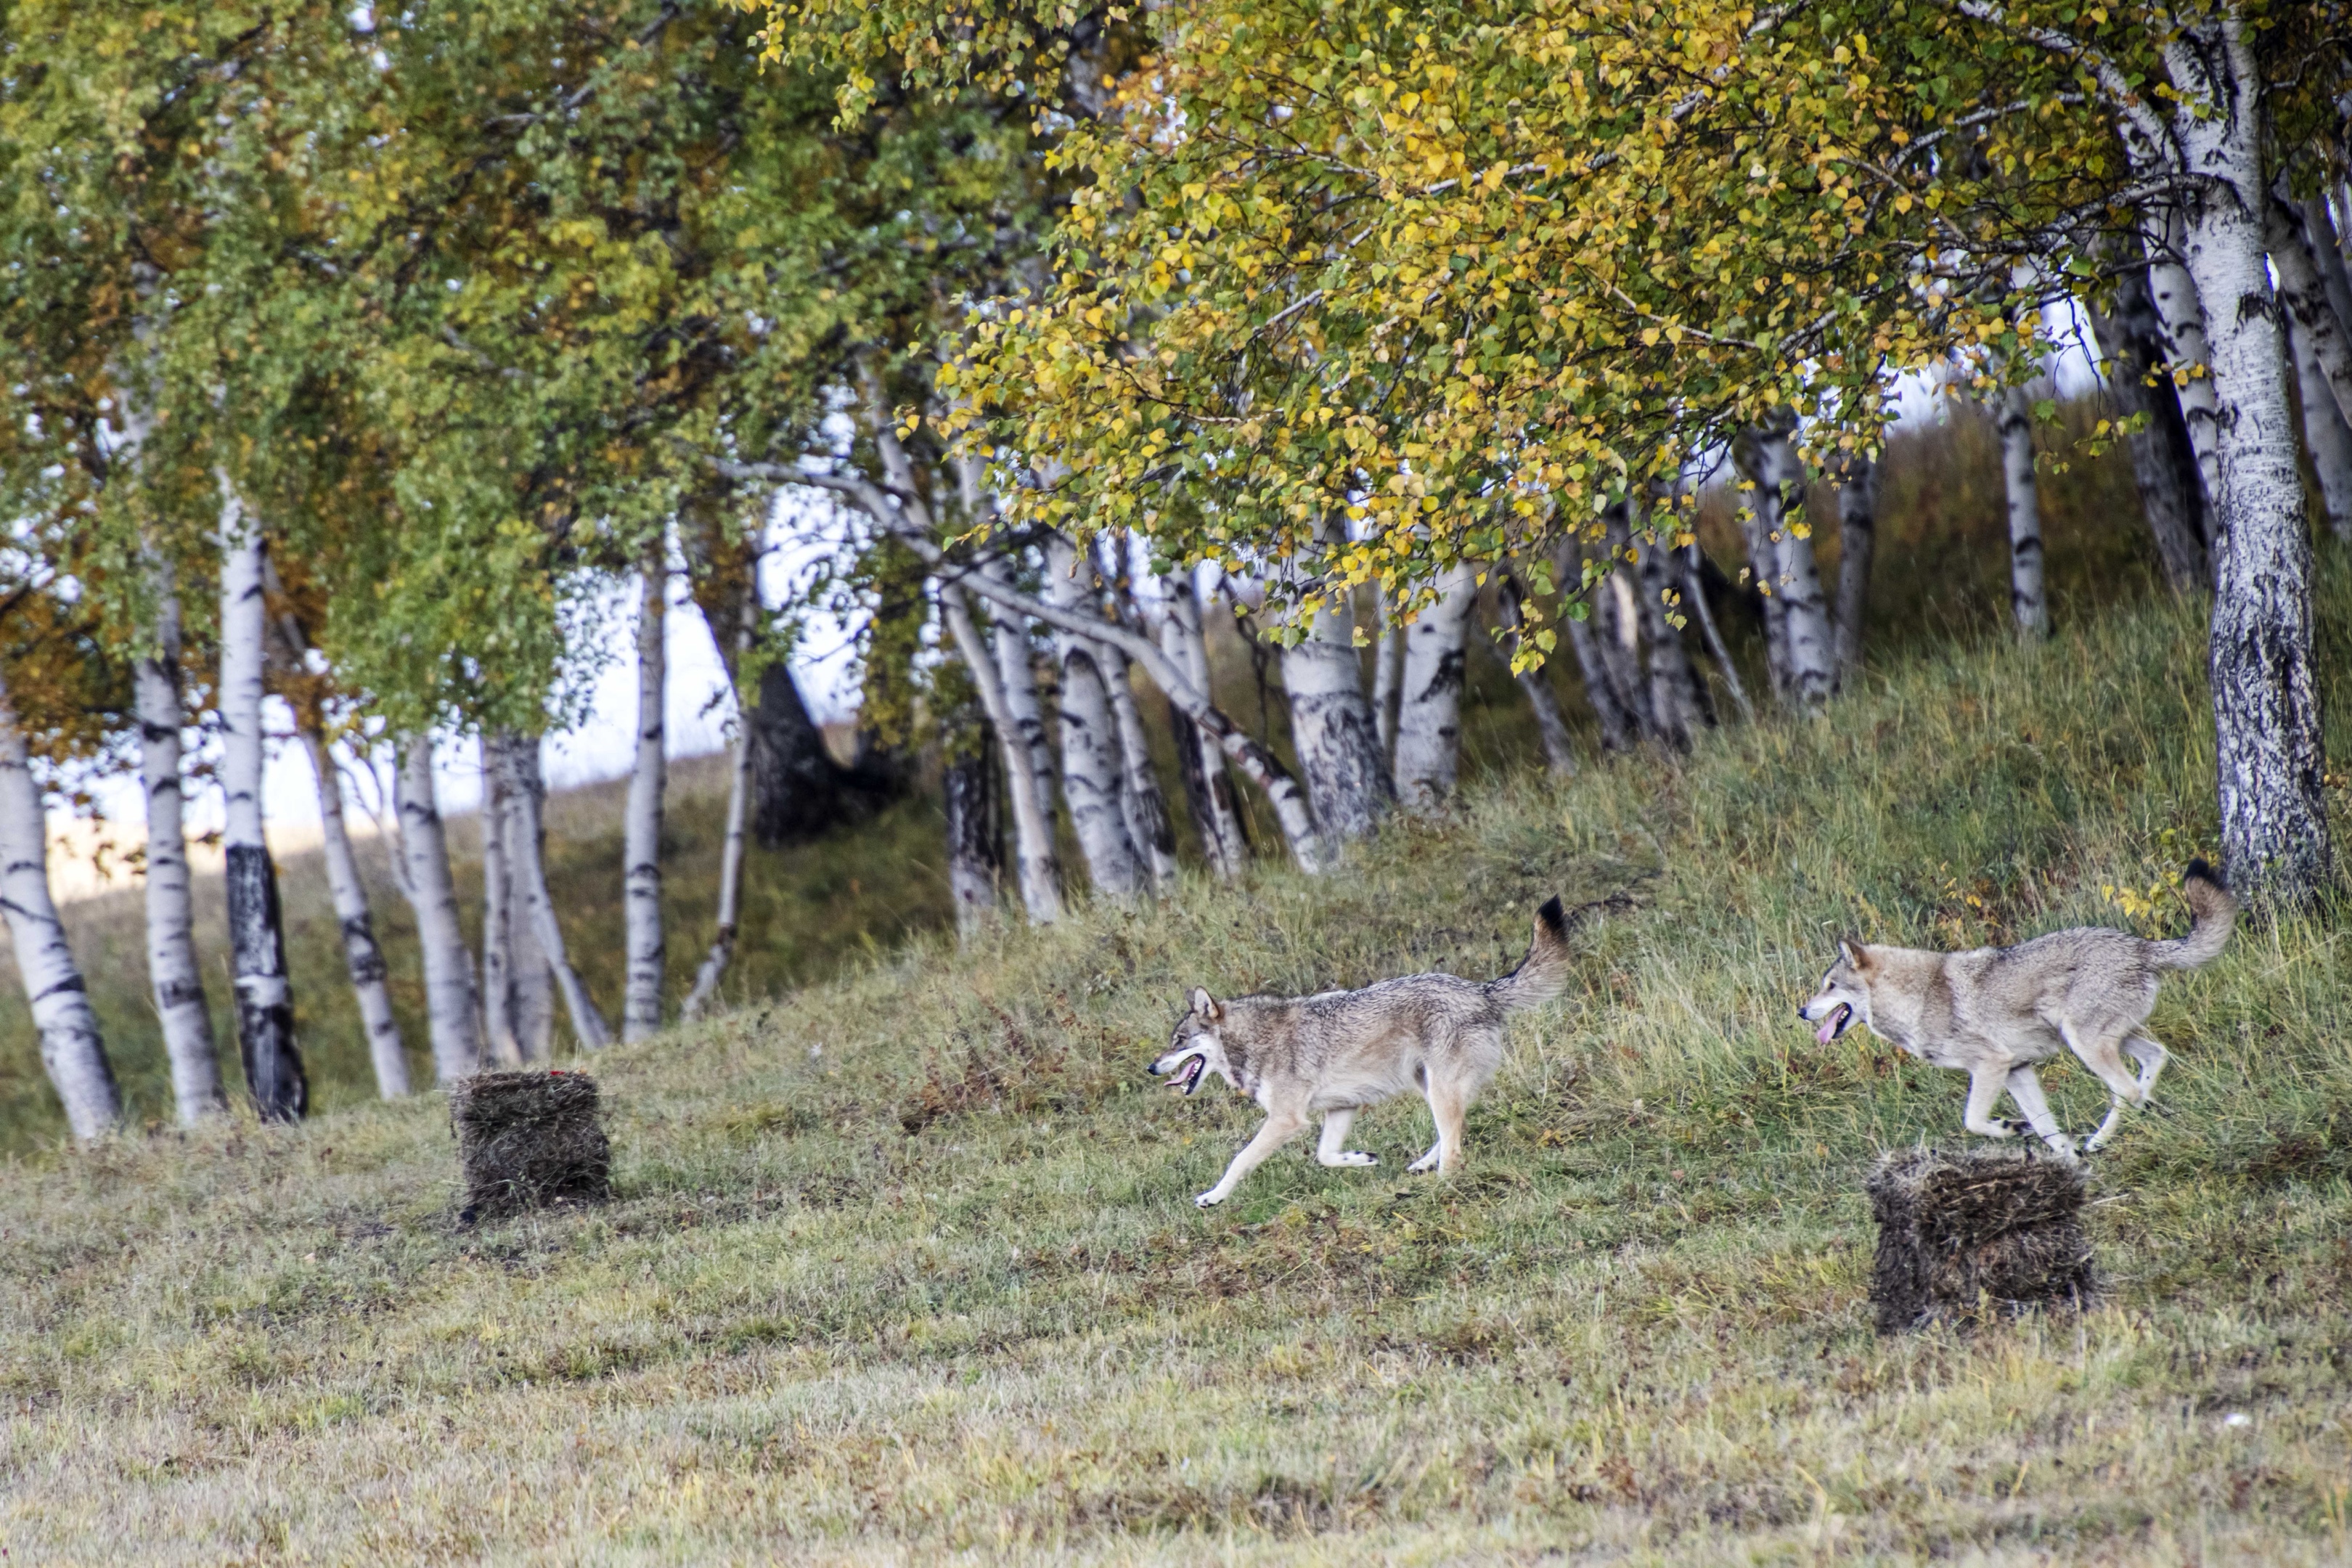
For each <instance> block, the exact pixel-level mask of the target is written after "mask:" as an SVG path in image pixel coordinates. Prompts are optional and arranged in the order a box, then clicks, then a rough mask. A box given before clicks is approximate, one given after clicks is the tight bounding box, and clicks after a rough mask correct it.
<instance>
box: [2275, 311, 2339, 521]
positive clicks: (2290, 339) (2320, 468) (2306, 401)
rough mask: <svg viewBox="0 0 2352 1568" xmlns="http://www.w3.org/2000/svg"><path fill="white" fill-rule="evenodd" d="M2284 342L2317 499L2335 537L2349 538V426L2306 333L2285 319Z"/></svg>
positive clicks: (2309, 335)
mask: <svg viewBox="0 0 2352 1568" xmlns="http://www.w3.org/2000/svg"><path fill="white" fill-rule="evenodd" d="M2287 346H2288V347H2289V349H2290V350H2292V351H2293V353H2294V371H2295V376H2296V391H2297V393H2298V394H2299V395H2300V398H2301V402H2302V405H2303V408H2302V413H2303V449H2304V451H2305V454H2306V455H2307V456H2309V458H2311V472H2312V476H2313V477H2314V478H2315V479H2317V480H2318V481H2319V504H2320V508H2321V510H2324V511H2325V512H2326V514H2327V526H2328V529H2329V530H2330V531H2332V532H2334V534H2335V535H2336V538H2338V539H2343V540H2352V429H2347V428H2346V426H2345V424H2344V416H2343V415H2342V414H2341V413H2340V412H2338V411H2337V409H2336V398H2335V395H2334V394H2333V393H2332V392H2331V391H2330V390H2329V387H2328V384H2327V377H2326V375H2325V374H2323V373H2322V372H2321V370H2320V368H2319V357H2318V355H2317V354H2316V353H2314V352H2313V350H2312V346H2311V334H2310V333H2309V332H2307V331H2304V330H2303V329H2302V328H2301V326H2300V325H2299V324H2298V323H2297V322H2295V321H2293V320H2292V319H2290V320H2289V321H2288V322H2287Z"/></svg>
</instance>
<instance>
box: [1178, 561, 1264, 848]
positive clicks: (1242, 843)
mask: <svg viewBox="0 0 2352 1568" xmlns="http://www.w3.org/2000/svg"><path fill="white" fill-rule="evenodd" d="M1160 588H1161V592H1162V594H1163V595H1164V598H1165V603H1166V614H1164V615H1163V616H1161V617H1160V626H1159V636H1160V651H1161V652H1162V653H1164V654H1166V655H1167V656H1168V658H1169V662H1171V664H1173V665H1175V666H1176V668H1178V669H1180V670H1181V671H1182V672H1183V674H1184V678H1185V679H1187V680H1189V681H1191V682H1192V685H1193V687H1194V688H1195V689H1198V690H1201V691H1202V692H1206V691H1207V690H1208V689H1209V643H1208V637H1207V636H1206V634H1205V633H1204V632H1203V630H1202V625H1201V621H1202V615H1201V600H1200V595H1199V589H1198V584H1196V583H1195V581H1194V579H1193V576H1192V574H1191V573H1189V572H1175V573H1171V574H1169V575H1168V576H1167V577H1165V578H1163V579H1162V580H1161V583H1160ZM1168 720H1169V728H1170V729H1171V731H1173V732H1174V734H1175V737H1176V765H1177V771H1178V772H1179V773H1181V775H1182V776H1183V780H1184V805H1185V809H1186V810H1187V811H1189V812H1190V813H1191V814H1192V831H1193V832H1194V833H1195V834H1196V835H1197V836H1198V837H1199V838H1200V840H1201V853H1202V856H1204V857H1205V858H1207V860H1208V862H1209V868H1210V869H1211V870H1212V871H1213V872H1215V873H1216V874H1217V876H1218V877H1220V878H1221V879H1224V880H1226V881H1231V880H1233V879H1234V878H1236V877H1238V876H1240V875H1241V874H1242V869H1243V868H1244V867H1245V866H1247V865H1248V864H1249V840H1248V839H1247V838H1246V837H1244V834H1243V832H1242V818H1241V811H1240V809H1239V807H1238V805H1237V804H1236V803H1235V801H1234V783H1233V777H1232V775H1231V774H1230V773H1227V772H1226V771H1225V754H1224V753H1223V752H1221V751H1219V750H1218V749H1217V745H1216V742H1213V741H1212V740H1210V739H1209V737H1207V736H1206V735H1203V734H1202V732H1201V729H1200V726H1198V725H1196V724H1194V723H1193V722H1192V717H1191V715H1189V714H1187V713H1186V712H1185V711H1184V710H1183V709H1182V708H1181V706H1180V705H1179V704H1178V703H1177V701H1176V700H1175V699H1174V698H1172V697H1171V698H1170V699H1169V700H1168Z"/></svg>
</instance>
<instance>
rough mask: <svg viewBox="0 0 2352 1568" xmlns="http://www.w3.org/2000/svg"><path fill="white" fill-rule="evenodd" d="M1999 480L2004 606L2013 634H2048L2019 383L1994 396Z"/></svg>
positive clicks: (2026, 401)
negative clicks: (2004, 511)
mask: <svg viewBox="0 0 2352 1568" xmlns="http://www.w3.org/2000/svg"><path fill="white" fill-rule="evenodd" d="M2000 478H2001V488H2002V491H2003V493H2004V494H2005V495H2006V496H2007V497H2008V500H2009V607H2010V613H2011V616H2013V617H2014V618H2015V620H2016V622H2017V635H2018V636H2019V637H2021V638H2022V639H2023V640H2025V641H2027V642H2039V641H2041V640H2042V638H2044V637H2048V636H2049V635H2050V601H2049V599H2048V597H2047V595H2045V594H2044V593H2043V591H2042V488H2041V484H2040V481H2039V480H2038V479H2037V478H2036V476H2035V474H2034V471H2033V399H2032V397H2031V396H2029V395H2027V393H2026V390H2025V388H2023V387H2021V386H2012V387H2009V388H2007V389H2006V390H2005V391H2003V392H2002V394H2001V399H2000Z"/></svg>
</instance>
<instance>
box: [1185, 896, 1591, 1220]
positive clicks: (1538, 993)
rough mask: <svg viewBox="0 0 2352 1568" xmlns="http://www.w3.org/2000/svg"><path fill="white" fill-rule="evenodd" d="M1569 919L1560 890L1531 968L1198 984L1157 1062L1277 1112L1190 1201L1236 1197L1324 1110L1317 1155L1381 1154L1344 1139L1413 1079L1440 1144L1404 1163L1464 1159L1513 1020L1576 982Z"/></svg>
mask: <svg viewBox="0 0 2352 1568" xmlns="http://www.w3.org/2000/svg"><path fill="white" fill-rule="evenodd" d="M1568 931H1569V917H1568V916H1567V914H1566V913H1565V912H1564V911H1563V910H1561V908H1560V902H1559V900H1558V899H1553V900H1549V902H1547V903H1546V904H1545V905H1544V907H1543V908H1542V909H1541V910H1538V912H1537V915H1536V922H1535V938H1534V940H1533V942H1531V943H1530V945H1529V946H1528V955H1527V957H1526V958H1525V959H1524V960H1522V961H1521V963H1520V964H1519V966H1518V967H1517V969H1514V970H1513V971H1511V973H1508V974H1506V975H1504V976H1503V977H1502V978H1501V979H1499V980H1489V981H1485V982H1483V983H1482V982H1479V981H1475V980H1465V979H1463V978H1461V977H1460V976H1459V975H1454V974H1409V975H1406V976H1405V977H1404V978H1402V979H1401V980H1383V981H1381V983H1380V984H1376V985H1368V986H1366V987H1364V988H1363V989H1362V990H1360V991H1326V992H1322V993H1320V994H1317V995H1313V996H1235V997H1230V998H1228V999H1227V1000H1225V1001H1223V1002H1220V1001H1218V1000H1217V999H1216V998H1214V997H1213V996H1211V995H1210V994H1208V992H1207V991H1205V990H1202V989H1199V988H1195V989H1194V991H1193V992H1192V1005H1191V1006H1190V1007H1189V1008H1188V1009H1187V1010H1186V1012H1185V1014H1184V1016H1183V1017H1182V1018H1181V1020H1179V1021H1178V1023H1177V1025H1176V1030H1175V1033H1174V1034H1173V1035H1172V1036H1171V1037H1170V1038H1169V1042H1168V1049H1167V1050H1166V1051H1165V1052H1164V1053H1163V1054H1162V1055H1161V1056H1160V1058H1159V1059H1158V1060H1157V1061H1154V1062H1153V1063H1152V1064H1151V1065H1150V1067H1149V1068H1146V1069H1145V1070H1146V1071H1147V1072H1149V1073H1150V1074H1151V1075H1152V1076H1153V1077H1154V1078H1162V1079H1167V1080H1168V1083H1169V1086H1170V1087H1171V1088H1172V1089H1176V1090H1178V1091H1179V1092H1180V1093H1183V1094H1187V1095H1189V1094H1192V1092H1193V1091H1195V1090H1196V1089H1199V1088H1200V1087H1201V1083H1202V1079H1205V1078H1207V1077H1208V1076H1209V1075H1210V1074H1212V1073H1213V1074H1215V1075H1216V1076H1217V1077H1219V1078H1221V1079H1224V1080H1225V1081H1226V1082H1227V1083H1229V1084H1231V1085H1232V1086H1233V1087H1234V1089H1239V1090H1240V1091H1241V1092H1242V1093H1244V1094H1246V1095H1248V1096H1249V1097H1250V1098H1251V1099H1253V1100H1256V1101H1257V1102H1258V1104H1260V1105H1261V1106H1263V1107H1265V1125H1264V1126H1262V1127H1260V1128H1259V1129H1258V1131H1257V1136H1256V1137H1255V1138H1253V1139H1251V1140H1250V1141H1249V1143H1248V1146H1247V1147H1245V1148H1244V1149H1243V1150H1242V1152H1240V1153H1238V1154H1236V1155H1234V1163H1233V1164H1232V1165H1231V1166H1229V1167H1228V1168H1227V1169H1226V1171H1225V1174H1224V1177H1223V1180H1221V1181H1220V1182H1218V1183H1217V1184H1216V1185H1215V1186H1213V1187H1211V1188H1210V1189H1209V1190H1208V1191H1207V1192H1205V1193H1202V1194H1201V1195H1200V1196H1199V1197H1197V1198H1195V1199H1193V1200H1192V1201H1193V1202H1194V1203H1195V1204H1197V1205H1200V1206H1201V1207H1202V1208H1207V1207H1209V1206H1211V1205H1213V1204H1221V1203H1223V1202H1224V1201H1225V1199H1226V1198H1227V1197H1229V1196H1231V1195H1232V1194H1233V1190H1234V1187H1235V1186H1236V1185H1238V1184H1240V1182H1241V1179H1242V1178H1243V1177H1244V1176H1246V1175H1248V1174H1249V1173H1250V1172H1251V1171H1253V1170H1255V1168H1256V1167H1257V1165H1258V1163H1259V1162H1261V1161H1263V1160H1264V1159H1265V1157H1266V1156H1267V1155H1269V1154H1271V1153H1273V1152H1275V1151H1276V1149H1278V1148H1280V1147H1281V1146H1282V1145H1283V1144H1284V1143H1285V1142H1288V1141H1289V1140H1290V1139H1291V1138H1292V1137H1294V1136H1295V1135H1297V1132H1298V1131H1299V1130H1300V1129H1301V1128H1304V1127H1305V1126H1306V1125H1307V1118H1308V1117H1310V1116H1313V1115H1316V1114H1318V1113H1319V1114H1320V1115H1321V1116H1322V1118H1323V1137H1322V1141H1321V1142H1319V1143H1318V1145H1317V1146H1316V1151H1315V1157H1316V1159H1317V1160H1318V1161H1320V1162H1321V1163H1324V1164H1326V1165H1370V1164H1376V1163H1378V1161H1377V1160H1376V1159H1375V1158H1374V1157H1373V1156H1372V1155H1370V1154H1367V1153H1364V1152H1361V1151H1360V1150H1354V1149H1349V1148H1348V1147H1346V1144H1347V1142H1348V1129H1349V1126H1350V1125H1351V1124H1352V1123H1353V1122H1354V1121H1355V1119H1356V1112H1357V1111H1359V1110H1362V1109H1363V1108H1364V1107H1366V1106H1370V1105H1377V1104H1379V1103H1380V1102H1381V1100H1387V1099H1389V1098H1391V1096H1394V1095H1399V1094H1402V1093H1405V1092H1407V1091H1408V1090H1412V1089H1418V1090H1420V1091H1421V1092H1422V1093H1423V1095H1425V1096H1426V1097H1427V1098H1428V1100H1429V1113H1430V1115H1431V1117H1432V1118H1433V1119H1434V1120H1435V1121H1436V1123H1437V1142H1435V1143H1434V1144H1433V1145H1432V1146H1431V1148H1430V1151H1429V1152H1428V1153H1426V1154H1423V1156H1422V1157H1421V1158H1420V1159H1418V1160H1415V1161H1414V1162H1413V1163H1412V1164H1411V1165H1409V1166H1407V1167H1406V1169H1408V1170H1410V1171H1412V1172H1414V1173H1422V1172H1427V1171H1438V1172H1451V1171H1453V1170H1454V1168H1455V1166H1457V1165H1458V1164H1460V1163H1461V1160H1462V1117H1463V1113H1464V1112H1465V1111H1466V1110H1468V1109H1469V1107H1470V1102H1471V1101H1472V1100H1475V1099H1476V1098H1477V1095H1478V1091H1479V1090H1480V1089H1484V1088H1485V1087H1486V1080H1487V1079H1490V1078H1492V1077H1494V1075H1495V1069H1496V1067H1498V1066H1500V1065H1501V1063H1502V1059H1503V1020H1504V1018H1505V1017H1506V1016H1508V1015H1510V1014H1512V1013H1516V1012H1518V1011H1520V1010H1521V1009H1523V1008H1528V1007H1533V1006H1536V1005H1539V1004H1541V1003H1545V1002H1549V1001H1550V1000H1551V999H1552V998H1553V997H1555V996H1557V995H1559V993H1560V988H1561V987H1562V986H1563V985H1564V984H1567V980H1568V956H1569V947H1568Z"/></svg>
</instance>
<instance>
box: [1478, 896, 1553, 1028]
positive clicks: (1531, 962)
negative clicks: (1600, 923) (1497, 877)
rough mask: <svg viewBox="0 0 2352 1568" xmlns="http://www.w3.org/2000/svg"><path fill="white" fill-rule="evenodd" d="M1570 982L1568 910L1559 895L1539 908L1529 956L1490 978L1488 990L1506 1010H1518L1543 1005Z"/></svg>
mask: <svg viewBox="0 0 2352 1568" xmlns="http://www.w3.org/2000/svg"><path fill="white" fill-rule="evenodd" d="M1567 986H1568V911H1567V910H1565V909H1562V908H1561V907H1560V902H1559V900H1558V899H1557V898H1552V899H1547V900H1544V907H1543V908H1541V909H1539V910H1537V911H1536V934H1535V940H1534V941H1532V942H1529V943H1528V955H1527V957H1525V958H1523V959H1521V960H1520V961H1519V966H1518V967H1517V969H1514V970H1512V971H1511V972H1510V973H1508V974H1506V975H1504V976H1503V977H1502V978H1501V979H1500V980H1496V981H1490V982H1488V984H1487V986H1486V990H1487V991H1488V993H1489V994H1492V995H1493V996H1494V997H1495V998H1496V1000H1497V1001H1499V1002H1501V1003H1502V1005H1503V1006H1504V1009H1505V1010H1506V1011H1507V1012H1513V1013H1516V1012H1517V1011H1518V1010H1519V1009H1520V1008H1522V1007H1539V1006H1541V1005H1543V1004H1545V1003H1546V1002H1549V1001H1550V1000H1551V999H1552V998H1553V997H1555V996H1557V995H1559V994H1560V993H1561V992H1562V991H1563V990H1565V989H1567Z"/></svg>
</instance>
